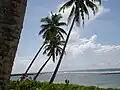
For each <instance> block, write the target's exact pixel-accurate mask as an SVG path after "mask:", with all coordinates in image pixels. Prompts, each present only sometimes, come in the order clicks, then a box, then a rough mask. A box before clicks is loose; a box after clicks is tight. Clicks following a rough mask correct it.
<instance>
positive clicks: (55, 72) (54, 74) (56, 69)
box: [49, 17, 75, 84]
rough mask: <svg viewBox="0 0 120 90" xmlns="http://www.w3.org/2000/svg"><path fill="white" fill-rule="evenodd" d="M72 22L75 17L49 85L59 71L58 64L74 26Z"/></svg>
mask: <svg viewBox="0 0 120 90" xmlns="http://www.w3.org/2000/svg"><path fill="white" fill-rule="evenodd" d="M74 22H75V17H74V18H73V21H72V25H71V27H70V30H69V32H68V35H67V38H66V41H65V45H64V47H63V50H62V53H61V56H60V58H59V61H58V64H57V66H56V68H55V71H54V72H53V75H52V77H51V79H50V81H49V84H51V83H52V82H53V81H54V79H55V76H56V74H57V71H58V69H59V67H60V64H61V61H62V58H63V55H64V52H65V48H66V46H67V43H68V40H69V37H70V34H71V31H72V28H73V26H74Z"/></svg>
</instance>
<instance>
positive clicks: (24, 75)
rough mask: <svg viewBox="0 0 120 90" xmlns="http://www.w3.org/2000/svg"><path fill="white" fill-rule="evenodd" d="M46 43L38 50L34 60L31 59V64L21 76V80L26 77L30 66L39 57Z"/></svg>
mask: <svg viewBox="0 0 120 90" xmlns="http://www.w3.org/2000/svg"><path fill="white" fill-rule="evenodd" d="M44 45H45V43H44V44H43V45H42V46H41V47H40V49H39V50H38V52H37V53H36V55H35V57H34V58H33V60H32V61H31V63H30V65H29V66H28V68H27V69H26V71H25V73H24V74H23V75H22V77H21V81H22V80H23V79H24V78H25V77H26V75H27V73H28V71H29V69H30V67H31V66H32V64H33V63H34V61H35V59H36V58H37V56H38V55H39V53H40V51H41V50H42V48H43V47H44Z"/></svg>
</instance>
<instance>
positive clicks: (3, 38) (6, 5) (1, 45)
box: [0, 0, 27, 90]
mask: <svg viewBox="0 0 120 90" xmlns="http://www.w3.org/2000/svg"><path fill="white" fill-rule="evenodd" d="M26 6H27V0H0V90H7V88H8V84H9V79H10V75H11V71H12V66H13V62H14V58H15V54H16V50H17V47H18V43H19V39H20V34H21V30H22V27H23V20H24V16H25V10H26Z"/></svg>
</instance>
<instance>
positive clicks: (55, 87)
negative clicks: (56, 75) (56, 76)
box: [9, 80, 120, 90]
mask: <svg viewBox="0 0 120 90" xmlns="http://www.w3.org/2000/svg"><path fill="white" fill-rule="evenodd" d="M9 90H120V89H114V88H99V87H96V86H80V85H77V84H69V82H66V83H61V84H51V85H49V84H48V82H39V81H33V80H26V81H23V82H20V81H11V82H10V85H9Z"/></svg>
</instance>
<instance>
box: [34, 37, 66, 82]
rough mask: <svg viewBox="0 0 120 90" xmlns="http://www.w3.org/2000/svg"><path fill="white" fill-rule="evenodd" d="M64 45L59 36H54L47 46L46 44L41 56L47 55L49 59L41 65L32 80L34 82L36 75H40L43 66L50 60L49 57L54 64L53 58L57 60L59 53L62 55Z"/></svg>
mask: <svg viewBox="0 0 120 90" xmlns="http://www.w3.org/2000/svg"><path fill="white" fill-rule="evenodd" d="M64 44H65V41H61V40H60V36H56V37H54V39H52V40H51V41H50V43H49V44H47V45H46V46H45V50H44V52H43V54H47V56H49V58H48V59H47V61H46V62H45V63H44V64H43V65H42V67H41V68H40V69H39V71H38V73H37V74H36V76H35V77H34V78H33V80H36V78H37V77H38V75H39V74H40V72H41V71H42V69H43V68H44V67H45V65H46V64H47V63H48V61H49V60H50V59H51V57H52V59H53V62H55V58H56V59H57V57H58V56H60V55H61V53H62V46H64Z"/></svg>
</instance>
